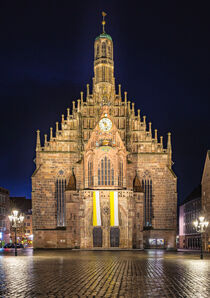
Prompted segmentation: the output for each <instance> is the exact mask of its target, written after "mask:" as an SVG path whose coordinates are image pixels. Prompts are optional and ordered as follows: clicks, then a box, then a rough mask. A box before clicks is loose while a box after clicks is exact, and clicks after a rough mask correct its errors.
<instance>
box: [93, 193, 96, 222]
mask: <svg viewBox="0 0 210 298" xmlns="http://www.w3.org/2000/svg"><path fill="white" fill-rule="evenodd" d="M93 226H94V227H95V226H97V215H96V192H95V191H94V192H93Z"/></svg>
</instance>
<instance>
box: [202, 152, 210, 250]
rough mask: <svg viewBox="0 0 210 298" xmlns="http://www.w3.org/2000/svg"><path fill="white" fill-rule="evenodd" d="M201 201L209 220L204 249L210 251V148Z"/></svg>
mask: <svg viewBox="0 0 210 298" xmlns="http://www.w3.org/2000/svg"><path fill="white" fill-rule="evenodd" d="M201 191H202V195H201V202H202V210H203V215H204V216H205V218H206V220H207V221H208V222H209V225H208V228H207V230H206V233H204V237H203V242H204V249H205V250H206V251H209V252H210V150H208V151H207V154H206V160H205V164H204V169H203V175H202V180H201Z"/></svg>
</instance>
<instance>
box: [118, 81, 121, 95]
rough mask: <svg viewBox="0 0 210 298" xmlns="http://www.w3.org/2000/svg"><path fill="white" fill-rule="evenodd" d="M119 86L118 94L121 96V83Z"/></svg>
mask: <svg viewBox="0 0 210 298" xmlns="http://www.w3.org/2000/svg"><path fill="white" fill-rule="evenodd" d="M118 88H119V89H118V95H119V97H120V98H121V85H120V84H119V85H118Z"/></svg>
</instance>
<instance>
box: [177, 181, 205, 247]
mask: <svg viewBox="0 0 210 298" xmlns="http://www.w3.org/2000/svg"><path fill="white" fill-rule="evenodd" d="M200 215H201V185H199V186H198V187H197V188H195V189H194V190H193V191H192V193H191V194H190V195H189V196H188V197H187V198H186V199H185V200H184V202H183V203H182V205H180V206H179V248H184V249H200V245H201V243H200V241H201V235H200V233H197V232H196V230H195V228H194V226H193V222H194V221H195V220H196V219H198V217H199V216H200Z"/></svg>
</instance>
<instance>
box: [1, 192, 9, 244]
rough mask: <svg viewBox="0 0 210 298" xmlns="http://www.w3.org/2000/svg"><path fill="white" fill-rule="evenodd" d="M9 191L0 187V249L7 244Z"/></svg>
mask: <svg viewBox="0 0 210 298" xmlns="http://www.w3.org/2000/svg"><path fill="white" fill-rule="evenodd" d="M8 215H9V191H8V190H7V189H5V188H3V187H0V248H1V247H2V246H4V244H6V243H8V242H9V237H10V223H9V218H8Z"/></svg>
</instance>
